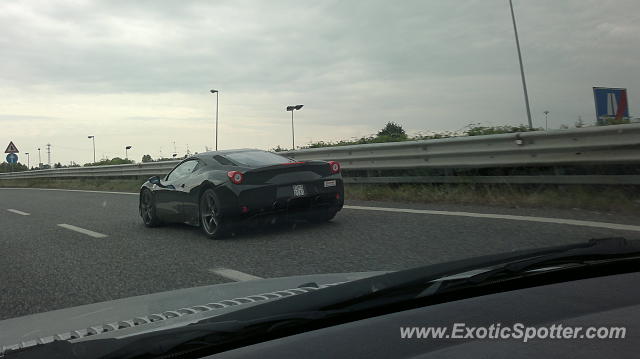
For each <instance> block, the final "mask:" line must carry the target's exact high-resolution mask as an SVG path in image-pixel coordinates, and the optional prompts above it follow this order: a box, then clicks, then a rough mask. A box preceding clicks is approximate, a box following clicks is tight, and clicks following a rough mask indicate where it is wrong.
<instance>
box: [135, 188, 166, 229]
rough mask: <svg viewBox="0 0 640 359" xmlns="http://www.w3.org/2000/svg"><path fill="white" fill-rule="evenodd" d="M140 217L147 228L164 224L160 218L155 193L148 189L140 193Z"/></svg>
mask: <svg viewBox="0 0 640 359" xmlns="http://www.w3.org/2000/svg"><path fill="white" fill-rule="evenodd" d="M140 217H142V222H143V223H144V225H145V226H147V227H157V226H159V225H160V224H162V222H161V221H160V219H159V218H158V214H157V211H156V203H155V199H154V198H153V193H151V191H150V190H148V189H143V190H142V192H140Z"/></svg>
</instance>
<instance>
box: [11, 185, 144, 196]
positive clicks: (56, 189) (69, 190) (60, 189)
mask: <svg viewBox="0 0 640 359" xmlns="http://www.w3.org/2000/svg"><path fill="white" fill-rule="evenodd" d="M3 189H35V190H38V191H65V192H86V193H110V194H134V195H136V196H137V195H138V194H139V193H138V192H109V191H89V190H83V189H62V188H30V187H0V190H3Z"/></svg>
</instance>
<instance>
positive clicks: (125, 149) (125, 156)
mask: <svg viewBox="0 0 640 359" xmlns="http://www.w3.org/2000/svg"><path fill="white" fill-rule="evenodd" d="M130 149H131V146H127V147H125V148H124V159H125V160H128V159H129V150H130Z"/></svg>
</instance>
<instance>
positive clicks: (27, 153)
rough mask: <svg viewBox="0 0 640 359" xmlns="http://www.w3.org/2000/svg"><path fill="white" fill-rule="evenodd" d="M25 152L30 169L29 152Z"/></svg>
mask: <svg viewBox="0 0 640 359" xmlns="http://www.w3.org/2000/svg"><path fill="white" fill-rule="evenodd" d="M24 154H25V155H27V169H30V168H31V166H29V163H30V162H29V152H25V153H24Z"/></svg>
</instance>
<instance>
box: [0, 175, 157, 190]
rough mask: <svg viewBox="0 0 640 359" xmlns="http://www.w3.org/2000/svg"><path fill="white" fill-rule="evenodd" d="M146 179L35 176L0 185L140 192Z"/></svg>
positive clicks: (0, 185)
mask: <svg viewBox="0 0 640 359" xmlns="http://www.w3.org/2000/svg"><path fill="white" fill-rule="evenodd" d="M144 181H145V180H133V179H101V178H70V179H45V178H34V179H24V180H22V179H21V180H0V187H16V188H60V189H82V190H91V191H114V192H138V191H139V190H140V186H141V185H142V184H143V183H144Z"/></svg>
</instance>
